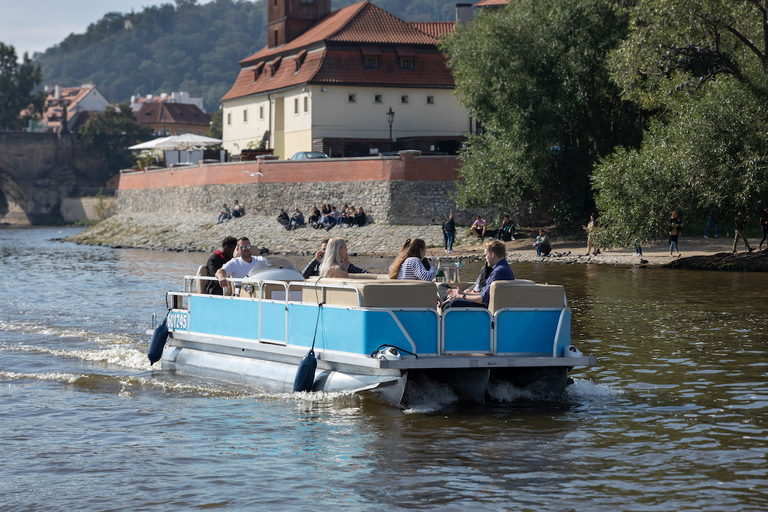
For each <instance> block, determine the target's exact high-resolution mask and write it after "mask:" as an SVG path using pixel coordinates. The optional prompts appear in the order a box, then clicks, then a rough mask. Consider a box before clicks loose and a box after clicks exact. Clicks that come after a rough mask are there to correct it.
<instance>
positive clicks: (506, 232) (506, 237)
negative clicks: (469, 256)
mask: <svg viewBox="0 0 768 512" xmlns="http://www.w3.org/2000/svg"><path fill="white" fill-rule="evenodd" d="M451 213H453V212H451ZM470 231H471V232H472V234H474V235H475V236H476V237H477V239H478V241H480V242H482V241H483V240H484V239H485V237H486V235H487V234H489V232H488V221H486V220H485V219H483V217H482V216H481V215H478V216H477V220H475V222H473V223H472V227H471V228H470ZM493 238H494V240H503V241H505V242H509V241H512V240H514V239H515V223H514V222H513V221H512V219H510V217H509V215H505V216H504V220H503V221H502V222H501V226H499V229H497V230H496V232H495V234H494V235H493Z"/></svg>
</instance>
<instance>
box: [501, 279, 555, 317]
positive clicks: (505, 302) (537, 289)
mask: <svg viewBox="0 0 768 512" xmlns="http://www.w3.org/2000/svg"><path fill="white" fill-rule="evenodd" d="M564 307H565V288H563V286H561V285H553V284H536V283H534V282H533V281H526V280H522V279H521V280H514V281H494V282H493V283H491V294H490V301H489V302H488V310H489V311H490V312H491V313H495V312H496V311H498V310H499V309H502V308H564Z"/></svg>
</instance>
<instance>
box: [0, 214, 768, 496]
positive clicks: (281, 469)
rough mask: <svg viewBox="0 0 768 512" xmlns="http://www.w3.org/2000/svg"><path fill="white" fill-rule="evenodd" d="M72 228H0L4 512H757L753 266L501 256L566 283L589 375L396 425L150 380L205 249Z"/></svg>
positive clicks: (253, 393) (340, 400)
mask: <svg viewBox="0 0 768 512" xmlns="http://www.w3.org/2000/svg"><path fill="white" fill-rule="evenodd" d="M75 232H77V229H75V228H36V229H0V255H1V256H0V258H2V266H1V267H0V268H2V270H1V271H0V272H1V273H0V276H1V277H2V279H0V291H1V293H0V296H1V297H2V299H1V301H0V419H1V420H2V433H1V434H0V443H1V444H0V448H1V449H0V467H2V468H3V478H2V480H0V503H1V504H2V509H3V510H25V511H36V510H40V511H52V510H62V511H64V510H78V511H103V510H115V511H118V510H120V511H122V510H131V511H135V510H153V511H154V510H158V507H160V508H159V509H161V510H163V509H167V508H168V507H175V508H176V509H177V510H193V509H214V510H318V509H334V510H355V511H368V510H414V509H419V510H421V509H427V510H440V511H442V510H448V511H453V510H455V511H459V510H461V511H464V510H467V509H473V510H489V511H491V510H492V511H497V510H531V511H550V510H551V511H561V510H562V511H565V510H568V511H571V510H574V511H575V510H578V511H603V510H604V511H616V510H626V511H672V510H674V511H680V510H696V511H703V510H713V511H734V510H750V511H751V510H768V464H767V461H766V452H768V442H767V441H768V436H767V431H766V429H768V382H767V381H768V379H766V377H767V376H768V356H767V355H766V353H767V351H768V329H767V328H766V324H767V323H768V301H766V298H765V295H766V284H768V279H767V278H766V276H765V275H763V274H742V273H713V272H689V271H671V270H663V269H627V268H620V267H610V266H598V265H554V264H515V265H513V269H514V272H515V275H516V276H517V277H519V278H528V279H534V280H536V281H538V282H549V283H558V284H563V285H565V288H566V292H567V294H568V299H569V304H570V306H571V307H572V308H573V325H572V339H573V343H574V345H576V346H578V347H579V348H580V349H581V350H582V352H584V353H594V354H595V355H596V356H597V360H598V365H597V366H595V367H591V368H589V369H576V370H575V371H574V372H572V374H571V375H572V376H573V377H574V379H575V383H574V384H573V385H572V386H570V387H569V388H568V391H567V394H566V396H565V398H564V400H563V401H562V402H560V403H542V402H537V401H533V400H529V399H528V398H527V397H526V396H524V395H523V396H521V395H520V394H519V393H514V392H513V391H512V390H509V389H495V390H493V392H494V396H495V397H496V399H497V400H496V401H494V402H493V403H488V404H486V405H482V406H481V405H477V406H467V405H462V404H459V403H457V402H456V401H455V400H454V398H453V397H452V395H451V394H450V393H448V392H446V391H444V390H441V389H439V388H436V389H434V390H432V391H430V390H426V391H425V392H424V395H423V396H420V397H419V399H418V400H416V401H415V404H414V405H413V406H412V407H411V408H409V409H406V410H404V411H401V410H398V409H395V408H392V407H388V406H385V405H382V404H380V403H379V402H377V401H375V400H374V399H369V398H363V397H360V396H359V395H345V394H322V393H321V394H309V395H305V396H295V395H269V394H264V393H260V392H258V391H257V390H253V389H244V388H240V387H237V386H233V385H230V384H227V383H222V382H216V381H203V380H197V379H191V378H188V377H184V376H181V375H175V374H171V373H168V372H164V371H162V370H160V369H159V368H158V367H157V365H156V367H154V368H151V367H150V366H149V363H148V361H147V358H146V350H147V347H148V344H149V336H148V335H146V334H145V331H146V330H147V329H148V328H149V322H150V317H151V314H152V313H157V314H158V315H162V314H164V310H165V305H164V295H165V291H166V289H179V288H180V285H181V276H182V275H184V274H192V273H194V271H195V269H196V268H197V265H199V264H201V263H203V262H204V261H205V259H206V255H204V254H199V253H198V254H183V253H165V252H154V251H142V250H131V249H111V248H104V247H86V246H78V245H75V244H71V243H67V242H61V241H57V240H56V239H58V238H62V237H65V236H68V235H72V234H74V233H75ZM303 259H306V258H299V259H298V260H296V262H297V264H299V266H301V263H303V261H299V260H303ZM353 262H354V263H355V264H357V265H358V266H363V267H366V266H367V267H368V268H371V269H373V270H378V271H381V270H382V269H383V268H384V266H385V265H386V264H387V263H388V261H385V260H381V259H363V258H356V259H355V258H353ZM465 272H467V273H470V274H473V273H475V272H476V269H475V268H471V267H469V268H467V270H465ZM465 278H466V274H465Z"/></svg>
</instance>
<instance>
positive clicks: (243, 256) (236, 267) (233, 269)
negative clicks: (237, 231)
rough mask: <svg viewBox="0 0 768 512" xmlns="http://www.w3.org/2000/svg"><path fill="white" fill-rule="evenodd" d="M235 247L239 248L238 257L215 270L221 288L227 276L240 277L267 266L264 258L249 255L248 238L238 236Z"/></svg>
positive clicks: (225, 284) (267, 262)
mask: <svg viewBox="0 0 768 512" xmlns="http://www.w3.org/2000/svg"><path fill="white" fill-rule="evenodd" d="M237 248H238V249H239V250H240V257H239V258H232V259H231V260H229V261H228V262H226V263H225V264H224V266H223V267H221V268H220V269H219V270H217V271H216V279H218V280H219V285H220V286H221V287H222V288H223V289H226V286H227V276H229V277H233V278H235V279H242V278H244V277H245V276H247V275H248V273H249V272H250V271H251V270H253V269H256V270H261V269H262V268H267V267H268V266H269V261H268V260H267V259H266V258H263V257H261V256H252V255H251V241H250V240H248V238H246V237H242V238H240V239H239V240H238V241H237Z"/></svg>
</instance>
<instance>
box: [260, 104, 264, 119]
mask: <svg viewBox="0 0 768 512" xmlns="http://www.w3.org/2000/svg"><path fill="white" fill-rule="evenodd" d="M259 119H262V120H263V119H264V107H263V106H261V107H259Z"/></svg>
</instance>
